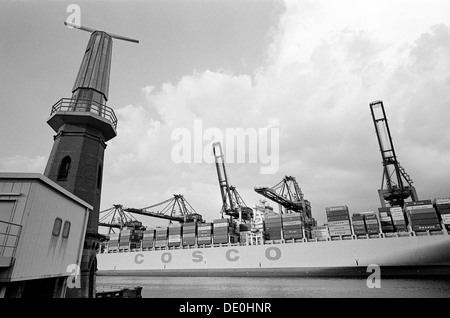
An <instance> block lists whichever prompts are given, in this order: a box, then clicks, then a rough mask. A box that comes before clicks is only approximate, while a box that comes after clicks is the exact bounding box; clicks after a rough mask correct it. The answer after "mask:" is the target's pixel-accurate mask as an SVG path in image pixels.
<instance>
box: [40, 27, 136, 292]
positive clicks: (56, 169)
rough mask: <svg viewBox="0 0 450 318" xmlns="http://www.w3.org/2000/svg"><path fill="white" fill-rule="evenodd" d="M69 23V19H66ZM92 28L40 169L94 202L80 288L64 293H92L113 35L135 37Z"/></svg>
mask: <svg viewBox="0 0 450 318" xmlns="http://www.w3.org/2000/svg"><path fill="white" fill-rule="evenodd" d="M66 25H67V23H66ZM73 27H75V28H77V29H80V30H83V31H88V32H90V33H91V35H90V38H89V42H88V45H87V47H86V50H85V53H84V57H83V60H82V62H81V65H80V68H79V71H78V74H77V76H76V79H75V82H74V85H73V88H72V96H71V97H70V98H62V99H60V100H59V101H57V102H56V103H55V104H54V105H53V106H52V109H51V113H50V117H49V119H48V120H47V123H48V125H50V127H51V128H52V129H53V130H54V131H55V133H56V134H55V135H54V137H53V139H54V143H53V147H52V150H51V153H50V156H49V159H48V162H47V165H46V167H45V171H44V175H45V176H46V177H48V178H49V179H50V180H52V181H54V182H56V183H57V184H59V185H61V186H62V187H63V188H65V189H66V190H68V191H70V192H71V193H73V194H74V195H76V196H77V197H79V198H80V199H82V200H83V201H85V202H87V203H89V204H90V205H92V207H93V210H92V211H91V212H90V215H89V219H88V225H87V230H86V236H85V241H84V248H83V256H82V261H81V266H80V286H79V287H80V288H73V289H68V290H67V293H66V295H67V297H82V298H91V297H95V272H96V269H97V261H96V254H97V250H98V248H99V246H100V238H101V237H102V236H101V235H100V234H99V233H98V222H99V212H100V199H101V192H102V179H103V168H104V155H105V149H106V147H107V144H106V142H108V141H109V140H111V139H112V138H114V137H116V135H117V132H116V129H117V118H116V116H115V114H114V111H113V109H112V108H110V107H108V106H106V102H107V101H108V92H109V80H110V70H111V54H112V44H113V41H112V40H113V38H116V39H121V40H127V41H131V42H135V43H137V42H138V41H137V40H133V39H129V38H126V37H122V36H118V35H114V34H110V33H107V32H104V31H98V30H94V29H90V28H86V27H81V26H74V25H73Z"/></svg>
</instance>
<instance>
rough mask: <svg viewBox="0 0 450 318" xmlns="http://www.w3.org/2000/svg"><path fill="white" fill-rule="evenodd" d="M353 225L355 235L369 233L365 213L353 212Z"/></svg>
mask: <svg viewBox="0 0 450 318" xmlns="http://www.w3.org/2000/svg"><path fill="white" fill-rule="evenodd" d="M352 226H353V234H355V235H366V234H367V229H366V223H365V220H364V215H363V214H361V213H353V215H352Z"/></svg>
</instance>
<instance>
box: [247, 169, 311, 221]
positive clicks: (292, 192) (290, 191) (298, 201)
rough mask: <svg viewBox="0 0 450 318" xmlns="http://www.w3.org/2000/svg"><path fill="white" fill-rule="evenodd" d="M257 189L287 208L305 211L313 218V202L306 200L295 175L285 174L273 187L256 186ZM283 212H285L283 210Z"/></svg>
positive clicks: (306, 214) (305, 213)
mask: <svg viewBox="0 0 450 318" xmlns="http://www.w3.org/2000/svg"><path fill="white" fill-rule="evenodd" d="M255 191H256V192H257V193H259V194H261V195H263V196H265V197H266V198H268V199H270V200H272V201H275V202H277V203H278V204H279V205H281V206H282V207H284V208H286V209H287V210H291V211H294V212H300V213H304V215H305V216H307V217H308V218H311V217H312V216H311V204H310V203H309V201H308V200H305V198H304V196H303V192H302V190H301V189H300V187H299V185H298V183H297V180H295V177H291V176H285V177H284V179H283V180H281V182H279V183H277V184H276V185H274V186H273V187H271V188H269V187H255ZM281 213H283V212H282V211H281Z"/></svg>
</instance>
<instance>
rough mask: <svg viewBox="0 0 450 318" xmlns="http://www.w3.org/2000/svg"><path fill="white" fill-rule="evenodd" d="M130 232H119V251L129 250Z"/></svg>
mask: <svg viewBox="0 0 450 318" xmlns="http://www.w3.org/2000/svg"><path fill="white" fill-rule="evenodd" d="M132 231H133V230H122V231H120V241H119V249H121V250H122V249H128V248H130V243H131V235H132Z"/></svg>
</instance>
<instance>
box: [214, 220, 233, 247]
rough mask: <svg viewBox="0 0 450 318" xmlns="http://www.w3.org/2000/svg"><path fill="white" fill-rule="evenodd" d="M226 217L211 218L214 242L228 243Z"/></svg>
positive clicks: (227, 222)
mask: <svg viewBox="0 0 450 318" xmlns="http://www.w3.org/2000/svg"><path fill="white" fill-rule="evenodd" d="M229 227H230V225H229V221H228V219H216V220H213V242H214V244H222V243H228V233H229Z"/></svg>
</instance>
